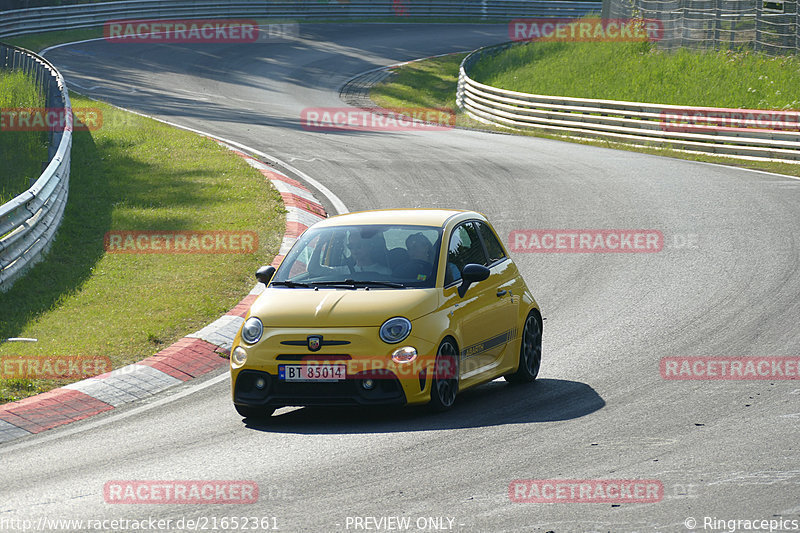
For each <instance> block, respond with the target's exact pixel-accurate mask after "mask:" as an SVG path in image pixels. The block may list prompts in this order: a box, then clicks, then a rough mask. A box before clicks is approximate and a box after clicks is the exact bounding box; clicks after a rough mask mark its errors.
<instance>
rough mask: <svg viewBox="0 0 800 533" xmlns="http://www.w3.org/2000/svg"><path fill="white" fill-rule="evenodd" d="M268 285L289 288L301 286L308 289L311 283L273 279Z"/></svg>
mask: <svg viewBox="0 0 800 533" xmlns="http://www.w3.org/2000/svg"><path fill="white" fill-rule="evenodd" d="M270 285H279V286H284V287H289V288H290V289H294V288H295V287H302V288H304V289H310V288H311V285H309V284H308V283H300V282H299V281H289V280H286V281H273V282H272V283H270Z"/></svg>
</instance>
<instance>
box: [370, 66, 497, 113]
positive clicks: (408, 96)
mask: <svg viewBox="0 0 800 533" xmlns="http://www.w3.org/2000/svg"><path fill="white" fill-rule="evenodd" d="M466 55H467V54H453V55H447V56H443V57H434V58H432V59H426V60H424V61H416V62H414V63H409V64H407V65H404V66H402V67H398V68H396V69H394V73H393V74H392V76H391V77H390V78H388V79H387V80H386V81H385V82H383V83H380V84H378V85H375V86H373V87H372V89H371V90H370V98H371V99H372V100H373V101H374V102H375V103H377V104H378V105H380V106H382V107H386V108H390V109H398V110H402V109H403V108H409V107H425V108H437V109H449V110H452V111H453V112H454V113H455V115H456V117H455V118H456V125H457V126H460V127H485V126H484V125H483V124H482V123H481V122H478V121H476V120H473V119H472V118H470V117H469V116H467V115H466V114H465V113H463V112H461V111H460V110H459V109H458V107H457V106H456V86H457V84H458V66H459V65H460V64H461V61H462V60H463V59H464V57H465V56H466Z"/></svg>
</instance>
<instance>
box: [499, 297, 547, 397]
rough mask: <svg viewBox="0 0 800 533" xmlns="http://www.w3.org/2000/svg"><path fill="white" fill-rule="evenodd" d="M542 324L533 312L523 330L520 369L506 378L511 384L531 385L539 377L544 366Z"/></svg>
mask: <svg viewBox="0 0 800 533" xmlns="http://www.w3.org/2000/svg"><path fill="white" fill-rule="evenodd" d="M541 324H542V323H541V322H540V321H539V319H538V317H536V316H535V315H534V313H533V311H531V312H530V313H529V314H528V318H526V319H525V326H524V327H523V329H522V342H521V343H520V348H519V368H517V371H516V372H514V373H513V374H508V375H507V376H504V377H505V379H506V381H508V382H510V383H530V382H531V381H533V380H535V379H536V376H538V375H539V367H540V366H541V365H542V325H541Z"/></svg>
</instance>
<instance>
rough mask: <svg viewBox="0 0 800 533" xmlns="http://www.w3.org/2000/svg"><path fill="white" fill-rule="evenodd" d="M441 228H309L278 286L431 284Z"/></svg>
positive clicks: (277, 276)
mask: <svg viewBox="0 0 800 533" xmlns="http://www.w3.org/2000/svg"><path fill="white" fill-rule="evenodd" d="M441 237H442V230H441V228H437V227H429V226H395V225H359V226H334V227H324V228H318V229H310V230H308V231H306V232H305V233H304V234H303V235H302V236H301V237H300V239H298V241H297V243H295V245H294V246H293V247H292V249H291V251H290V252H289V254H288V255H287V256H286V258H285V259H284V260H283V262H282V263H281V266H280V268H278V271H277V272H276V273H275V276H274V277H273V280H272V283H271V284H272V285H274V286H284V287H290V288H296V287H300V288H308V287H325V286H331V287H345V288H361V287H369V288H387V289H392V288H396V289H399V288H408V287H415V288H430V287H433V286H434V285H435V283H436V271H437V263H438V256H439V254H438V250H439V249H440V243H441Z"/></svg>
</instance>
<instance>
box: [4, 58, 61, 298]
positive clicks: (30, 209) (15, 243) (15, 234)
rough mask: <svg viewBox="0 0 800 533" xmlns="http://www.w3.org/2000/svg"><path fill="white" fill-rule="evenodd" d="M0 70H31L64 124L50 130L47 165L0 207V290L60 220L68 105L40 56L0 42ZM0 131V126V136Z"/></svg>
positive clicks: (39, 250)
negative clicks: (61, 116) (32, 181)
mask: <svg viewBox="0 0 800 533" xmlns="http://www.w3.org/2000/svg"><path fill="white" fill-rule="evenodd" d="M0 70H18V71H23V72H25V73H27V74H29V75H31V76H32V77H33V78H34V79H35V81H36V83H37V85H38V86H39V88H40V90H41V91H42V93H43V94H45V97H46V98H45V107H47V108H48V109H53V108H60V109H64V115H65V117H66V121H65V123H64V129H63V130H59V131H53V132H50V134H49V135H50V151H49V152H50V153H49V154H48V155H49V164H48V165H47V167H46V168H45V170H44V172H42V174H41V176H39V179H37V180H36V181H35V183H33V185H32V186H31V187H30V189H28V190H27V191H25V192H23V193H22V194H20V195H18V196H17V197H15V198H13V199H12V200H11V201H9V202H7V203H5V204H3V205H2V206H0V290H7V289H8V288H9V287H10V286H11V284H12V283H13V281H14V280H15V279H16V278H17V277H18V276H19V275H20V274H21V273H22V272H23V271H24V270H25V269H26V268H27V267H29V266H30V265H32V264H33V263H35V262H36V261H38V260H39V259H40V258H41V257H42V255H43V254H44V253H45V252H46V251H47V250H48V248H49V247H50V243H51V242H52V239H53V236H54V235H55V232H56V230H57V229H58V226H59V224H61V219H62V217H63V215H64V207H65V206H66V203H67V192H68V190H69V169H70V166H69V164H70V153H71V149H72V107H71V105H70V102H69V94H68V91H67V86H66V84H65V83H64V78H63V77H62V76H61V74H60V73H59V72H58V70H56V68H55V67H54V66H53V65H52V64H50V63H49V62H48V61H47V60H45V59H44V58H42V57H40V56H38V55H36V54H34V53H33V52H30V51H28V50H24V49H22V48H17V47H14V46H7V45H4V44H0ZM2 134H3V132H2V131H0V135H2Z"/></svg>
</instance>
